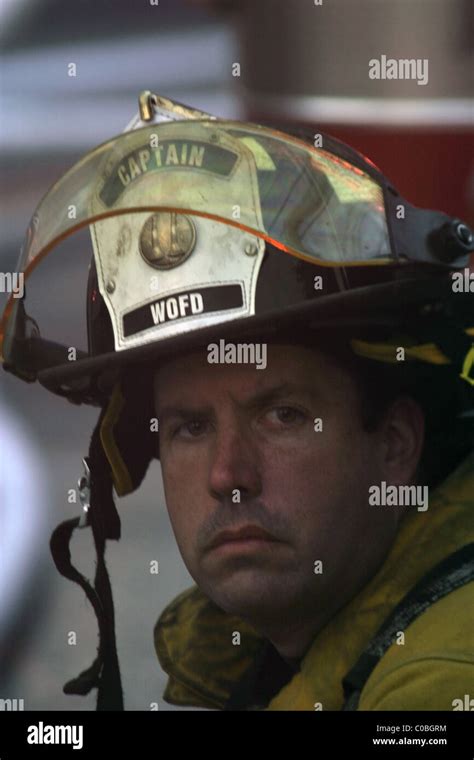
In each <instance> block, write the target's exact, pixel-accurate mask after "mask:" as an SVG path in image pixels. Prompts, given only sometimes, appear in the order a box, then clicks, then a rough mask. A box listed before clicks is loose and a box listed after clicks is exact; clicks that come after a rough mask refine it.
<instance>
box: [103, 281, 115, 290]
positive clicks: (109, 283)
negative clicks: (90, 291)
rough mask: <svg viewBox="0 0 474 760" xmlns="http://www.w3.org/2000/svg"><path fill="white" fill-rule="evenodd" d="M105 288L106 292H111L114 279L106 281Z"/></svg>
mask: <svg viewBox="0 0 474 760" xmlns="http://www.w3.org/2000/svg"><path fill="white" fill-rule="evenodd" d="M105 289H106V291H107V293H113V292H114V290H115V281H114V280H109V281H108V282H107V285H106V286H105Z"/></svg>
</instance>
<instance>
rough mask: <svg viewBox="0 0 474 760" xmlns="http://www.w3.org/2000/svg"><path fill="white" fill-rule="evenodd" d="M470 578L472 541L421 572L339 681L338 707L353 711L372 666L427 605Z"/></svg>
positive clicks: (473, 552)
mask: <svg viewBox="0 0 474 760" xmlns="http://www.w3.org/2000/svg"><path fill="white" fill-rule="evenodd" d="M472 580H474V543H471V544H466V545H465V546H463V547H462V548H461V549H459V550H458V551H456V552H454V553H453V554H450V555H449V557H446V558H445V559H443V560H442V561H441V562H440V563H439V564H438V565H436V566H435V567H433V568H432V569H431V570H430V571H429V572H428V573H427V574H426V575H424V576H423V577H422V578H421V579H420V580H419V581H418V583H417V584H416V585H415V586H414V587H413V588H412V589H411V590H410V591H409V592H408V594H406V596H404V597H403V599H402V600H401V602H399V603H398V604H397V606H396V607H395V609H394V610H393V611H392V612H391V614H390V615H389V617H388V618H387V619H386V620H385V621H384V623H383V624H382V626H381V627H380V628H379V630H378V632H377V633H376V635H375V636H374V638H373V639H372V640H371V642H370V644H369V645H368V647H367V648H366V649H365V650H364V652H363V653H362V655H361V656H360V658H359V659H358V660H357V662H356V664H355V665H354V667H353V668H352V669H351V670H350V671H349V673H347V675H346V676H345V678H344V679H343V681H342V686H343V689H344V698H345V702H344V705H343V707H342V710H357V708H358V705H359V699H360V694H361V692H362V689H363V688H364V686H365V684H366V682H367V681H368V679H369V677H370V675H371V673H372V671H373V670H374V668H375V666H376V665H377V664H378V663H379V661H380V660H381V658H382V657H383V655H384V654H385V652H386V651H387V650H388V649H389V647H390V646H391V645H392V644H393V643H394V640H395V637H396V635H397V633H399V632H400V631H404V630H405V629H406V628H408V626H409V625H410V623H412V622H413V621H414V620H415V619H416V618H417V617H419V615H421V614H422V613H423V612H424V611H425V610H426V609H427V608H428V607H430V606H431V605H432V604H434V603H435V602H437V601H438V600H439V599H442V598H443V597H444V596H446V595H447V594H449V593H450V592H451V591H454V590H455V589H457V588H460V587H461V586H464V585H465V584H466V583H469V582H470V581H472Z"/></svg>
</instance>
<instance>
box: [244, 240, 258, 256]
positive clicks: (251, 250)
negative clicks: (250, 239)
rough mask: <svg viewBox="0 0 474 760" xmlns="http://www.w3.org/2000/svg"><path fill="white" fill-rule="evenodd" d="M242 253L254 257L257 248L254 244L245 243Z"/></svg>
mask: <svg viewBox="0 0 474 760" xmlns="http://www.w3.org/2000/svg"><path fill="white" fill-rule="evenodd" d="M244 251H245V253H246V254H247V256H255V255H256V253H257V251H258V248H257V246H256V245H255V243H246V244H245V248H244Z"/></svg>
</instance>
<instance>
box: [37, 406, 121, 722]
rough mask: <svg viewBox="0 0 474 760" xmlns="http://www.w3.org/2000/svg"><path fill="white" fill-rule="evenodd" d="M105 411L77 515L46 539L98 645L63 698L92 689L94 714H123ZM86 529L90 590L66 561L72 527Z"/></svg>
mask: <svg viewBox="0 0 474 760" xmlns="http://www.w3.org/2000/svg"><path fill="white" fill-rule="evenodd" d="M105 414H106V408H105V407H104V409H102V412H101V414H100V417H99V420H98V423H97V425H96V427H95V429H94V432H93V434H92V438H91V443H90V447H89V456H88V457H87V459H85V460H84V465H85V467H86V476H85V477H84V478H82V480H81V482H80V491H81V502H82V505H83V509H84V515H83V517H76V518H74V519H72V520H66V521H65V522H63V523H61V524H60V525H58V527H57V528H56V529H55V530H54V532H53V534H52V536H51V539H50V548H51V554H52V556H53V559H54V563H55V565H56V567H57V569H58V571H59V572H60V573H61V575H63V576H64V577H65V578H68V579H69V580H71V581H73V582H74V583H77V584H78V585H79V586H81V588H82V589H83V591H84V593H85V594H86V596H87V598H88V599H89V601H90V603H91V604H92V607H93V609H94V612H95V614H96V617H97V622H98V626H99V646H98V651H97V657H96V659H95V660H94V662H93V663H92V665H91V666H90V667H89V668H87V669H86V670H84V671H83V672H82V673H80V674H79V675H78V676H77V678H74V679H72V680H71V681H68V682H67V683H66V684H65V686H64V688H63V691H64V693H65V694H80V695H85V694H88V693H89V692H90V690H91V689H92V688H94V687H95V688H97V710H123V709H124V706H123V693H122V684H121V678H120V667H119V662H118V656H117V646H116V640H115V614H114V604H113V599H112V589H111V585H110V579H109V575H108V572H107V567H106V564H105V556H104V555H105V548H106V540H107V539H111V540H115V541H118V540H119V539H120V518H119V516H118V513H117V510H116V507H115V503H114V499H113V495H112V487H113V483H112V475H111V471H110V467H109V463H108V461H107V458H106V455H105V452H104V450H103V447H102V444H101V440H100V428H101V425H102V421H103V418H104V416H105ZM85 526H90V527H91V528H92V535H93V537H94V544H95V550H96V555H97V567H96V573H95V579H94V586H92V585H91V584H90V583H89V581H88V580H87V579H86V578H85V577H84V576H83V575H82V573H80V572H79V570H77V569H76V568H75V567H74V566H73V565H72V563H71V553H70V550H69V544H70V541H71V538H72V534H73V532H74V531H75V530H76V528H82V527H85Z"/></svg>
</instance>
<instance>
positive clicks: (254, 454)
mask: <svg viewBox="0 0 474 760" xmlns="http://www.w3.org/2000/svg"><path fill="white" fill-rule="evenodd" d="M210 457H211V461H210V465H209V492H210V494H211V495H212V496H213V497H214V498H216V499H222V498H223V497H224V496H227V497H229V496H230V497H232V496H233V495H234V493H233V492H234V491H235V490H239V491H240V492H241V494H242V496H244V495H245V494H248V495H251V496H256V495H258V494H259V493H260V491H261V487H262V484H261V476H260V463H259V456H258V451H257V449H256V446H255V442H254V441H252V439H251V432H250V431H249V430H244V428H243V426H242V425H238V424H237V423H236V424H232V425H229V424H226V425H222V426H221V427H220V429H218V431H217V434H216V436H215V438H214V446H213V448H212V450H211V454H210ZM239 500H240V499H239Z"/></svg>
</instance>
